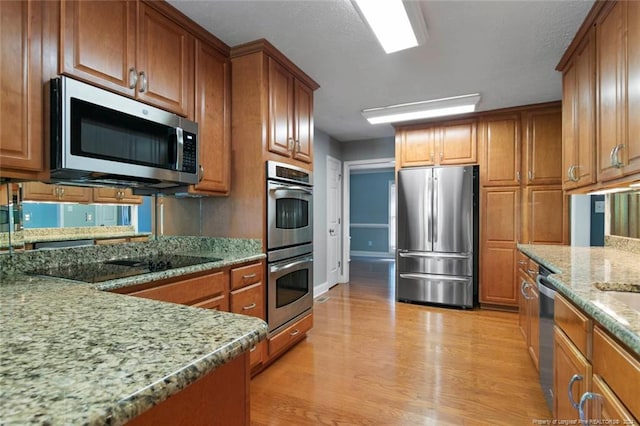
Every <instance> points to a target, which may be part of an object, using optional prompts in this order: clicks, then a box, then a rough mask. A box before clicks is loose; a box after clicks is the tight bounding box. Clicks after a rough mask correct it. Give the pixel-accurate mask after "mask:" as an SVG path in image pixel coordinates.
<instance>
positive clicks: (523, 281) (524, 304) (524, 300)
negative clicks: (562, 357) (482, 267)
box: [516, 253, 530, 347]
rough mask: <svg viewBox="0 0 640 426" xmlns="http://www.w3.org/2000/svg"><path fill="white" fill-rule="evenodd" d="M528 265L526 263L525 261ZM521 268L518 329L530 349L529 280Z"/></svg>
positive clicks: (518, 282) (518, 273) (519, 260)
mask: <svg viewBox="0 0 640 426" xmlns="http://www.w3.org/2000/svg"><path fill="white" fill-rule="evenodd" d="M517 257H518V264H519V263H520V262H522V260H521V259H520V253H518V256H517ZM524 262H525V263H526V261H524ZM519 269H520V268H519V266H516V271H517V272H516V277H517V279H518V281H517V284H518V287H517V289H516V290H517V292H518V328H519V329H520V333H522V337H524V341H525V342H526V344H527V347H529V323H528V321H529V316H530V315H529V303H528V302H529V297H530V296H529V293H528V292H527V278H526V276H525V273H524V272H522V271H520V270H519Z"/></svg>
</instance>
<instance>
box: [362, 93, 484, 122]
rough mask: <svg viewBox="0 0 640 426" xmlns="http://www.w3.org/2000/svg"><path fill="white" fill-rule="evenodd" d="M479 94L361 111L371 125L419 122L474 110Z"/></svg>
mask: <svg viewBox="0 0 640 426" xmlns="http://www.w3.org/2000/svg"><path fill="white" fill-rule="evenodd" d="M479 101H480V94H478V93H474V94H471V95H462V96H453V97H451V98H442V99H434V100H431V101H421V102H411V103H407V104H399V105H391V106H386V107H380V108H370V109H365V110H362V115H363V116H364V118H366V119H367V120H369V123H371V124H380V123H395V122H398V121H409V120H419V119H424V118H432V117H442V116H445V115H456V114H464V113H467V112H473V111H475V110H476V104H477V103H478V102H479Z"/></svg>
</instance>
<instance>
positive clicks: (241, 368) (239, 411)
mask: <svg viewBox="0 0 640 426" xmlns="http://www.w3.org/2000/svg"><path fill="white" fill-rule="evenodd" d="M249 388H250V381H249V356H248V355H247V353H246V352H245V353H242V354H240V355H239V356H238V357H237V358H235V359H233V360H231V361H229V362H227V363H226V364H223V365H221V366H220V367H218V368H216V369H215V370H213V371H212V372H210V373H208V374H206V375H205V376H204V377H202V378H200V379H198V380H197V381H195V382H194V383H192V384H190V385H189V386H187V387H186V388H184V389H183V390H181V391H180V392H178V393H176V394H174V395H172V396H170V397H169V398H168V399H166V400H165V401H163V402H161V403H159V404H157V405H154V406H153V407H152V408H150V409H149V410H147V411H145V412H144V413H142V414H141V415H139V416H138V417H134V418H133V419H132V420H131V421H130V422H129V423H127V424H128V425H130V426H155V425H161V424H168V423H170V424H172V425H207V426H227V425H232V426H246V425H249V424H250V423H251V422H250V409H251V406H250V400H249V394H250V392H249V390H250V389H249Z"/></svg>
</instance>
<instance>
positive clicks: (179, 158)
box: [176, 127, 184, 172]
mask: <svg viewBox="0 0 640 426" xmlns="http://www.w3.org/2000/svg"><path fill="white" fill-rule="evenodd" d="M183 161H184V133H183V131H182V128H181V127H176V170H177V171H179V172H180V171H182V163H183Z"/></svg>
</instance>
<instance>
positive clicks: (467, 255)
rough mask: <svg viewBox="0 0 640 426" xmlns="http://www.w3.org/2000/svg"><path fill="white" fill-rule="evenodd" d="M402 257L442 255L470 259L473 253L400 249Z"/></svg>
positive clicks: (399, 253)
mask: <svg viewBox="0 0 640 426" xmlns="http://www.w3.org/2000/svg"><path fill="white" fill-rule="evenodd" d="M398 256H400V257H435V258H438V257H442V258H448V259H468V258H470V257H471V253H430V252H408V251H399V252H398Z"/></svg>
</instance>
